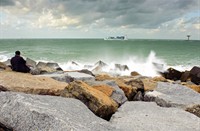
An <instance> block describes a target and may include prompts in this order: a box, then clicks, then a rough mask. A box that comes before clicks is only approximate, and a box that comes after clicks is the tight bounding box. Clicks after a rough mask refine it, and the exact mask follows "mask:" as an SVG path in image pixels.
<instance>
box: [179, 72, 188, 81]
mask: <svg viewBox="0 0 200 131" xmlns="http://www.w3.org/2000/svg"><path fill="white" fill-rule="evenodd" d="M189 78H190V72H189V71H185V72H183V74H182V75H181V78H180V80H181V82H186V81H187V80H188V79H189Z"/></svg>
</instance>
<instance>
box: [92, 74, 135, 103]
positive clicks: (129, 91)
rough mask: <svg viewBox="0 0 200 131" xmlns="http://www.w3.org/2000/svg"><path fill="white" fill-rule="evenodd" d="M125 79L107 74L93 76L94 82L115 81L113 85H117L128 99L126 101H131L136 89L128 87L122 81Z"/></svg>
mask: <svg viewBox="0 0 200 131" xmlns="http://www.w3.org/2000/svg"><path fill="white" fill-rule="evenodd" d="M124 79H125V78H120V77H112V76H110V75H108V74H99V75H96V76H95V80H97V81H104V80H112V81H115V83H116V84H117V85H118V87H119V88H120V89H122V90H123V91H124V94H125V95H126V97H127V98H128V100H133V98H134V96H135V95H136V93H137V91H136V90H137V88H136V87H132V86H131V85H128V84H127V83H126V82H127V81H125V80H124Z"/></svg>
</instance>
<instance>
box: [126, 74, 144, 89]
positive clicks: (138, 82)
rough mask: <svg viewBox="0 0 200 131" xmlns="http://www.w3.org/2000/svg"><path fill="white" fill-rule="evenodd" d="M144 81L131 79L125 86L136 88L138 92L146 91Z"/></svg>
mask: <svg viewBox="0 0 200 131" xmlns="http://www.w3.org/2000/svg"><path fill="white" fill-rule="evenodd" d="M142 79H144V78H142V77H141V78H140V77H139V78H133V79H129V80H128V81H126V82H125V84H127V85H130V86H131V87H136V88H137V90H142V91H143V90H144V84H143V82H142Z"/></svg>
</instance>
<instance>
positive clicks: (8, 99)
mask: <svg viewBox="0 0 200 131" xmlns="http://www.w3.org/2000/svg"><path fill="white" fill-rule="evenodd" d="M0 99H1V101H0V123H2V124H3V125H4V126H7V127H11V128H13V130H15V131H36V130H37V131H47V130H48V131H94V130H98V131H102V130H103V131H107V130H109V131H112V130H113V131H114V130H116V129H115V128H114V127H112V126H111V125H110V123H108V122H107V121H105V120H103V119H101V118H99V117H97V116H95V115H94V114H93V113H92V112H91V111H90V110H89V109H88V108H87V107H86V106H85V105H84V104H83V103H82V102H80V101H78V100H76V99H72V98H62V97H55V96H39V95H28V94H22V93H11V92H0Z"/></svg>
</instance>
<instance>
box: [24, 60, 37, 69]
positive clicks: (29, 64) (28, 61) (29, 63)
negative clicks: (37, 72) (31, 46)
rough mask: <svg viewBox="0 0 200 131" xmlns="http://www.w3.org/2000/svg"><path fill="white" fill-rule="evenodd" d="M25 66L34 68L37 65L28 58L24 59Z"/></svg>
mask: <svg viewBox="0 0 200 131" xmlns="http://www.w3.org/2000/svg"><path fill="white" fill-rule="evenodd" d="M26 64H27V65H28V66H31V67H32V68H36V64H37V63H36V62H35V61H34V60H32V59H30V58H26Z"/></svg>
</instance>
